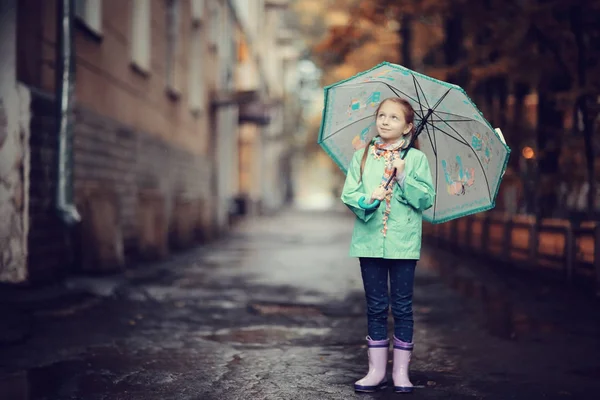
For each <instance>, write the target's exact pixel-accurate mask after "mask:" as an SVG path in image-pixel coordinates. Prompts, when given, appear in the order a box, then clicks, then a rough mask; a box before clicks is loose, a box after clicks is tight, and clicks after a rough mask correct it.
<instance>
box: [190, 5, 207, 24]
mask: <svg viewBox="0 0 600 400" xmlns="http://www.w3.org/2000/svg"><path fill="white" fill-rule="evenodd" d="M204 7H205V1H204V0H192V22H193V23H194V24H199V23H200V22H202V21H203V20H204V11H205V10H204Z"/></svg>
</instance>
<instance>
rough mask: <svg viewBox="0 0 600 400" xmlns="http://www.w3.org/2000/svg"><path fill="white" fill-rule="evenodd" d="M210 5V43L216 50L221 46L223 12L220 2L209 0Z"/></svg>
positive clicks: (218, 0)
mask: <svg viewBox="0 0 600 400" xmlns="http://www.w3.org/2000/svg"><path fill="white" fill-rule="evenodd" d="M208 5H209V7H208V12H209V15H208V43H209V45H210V47H211V48H213V49H216V48H217V47H218V45H219V34H220V33H221V19H222V14H223V10H222V6H221V2H220V0H208Z"/></svg>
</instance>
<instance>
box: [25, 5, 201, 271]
mask: <svg viewBox="0 0 600 400" xmlns="http://www.w3.org/2000/svg"><path fill="white" fill-rule="evenodd" d="M151 1H152V28H151V31H152V45H151V48H152V57H151V70H150V72H149V74H142V73H140V72H138V71H136V70H134V69H133V68H132V67H131V65H130V45H131V44H130V35H129V32H130V29H131V28H130V19H131V7H124V3H123V2H122V1H119V0H104V1H103V2H102V3H103V32H102V37H101V38H98V37H96V36H93V35H91V34H90V33H89V32H87V31H86V30H84V29H82V28H81V27H77V28H76V35H75V48H76V84H75V89H76V106H75V110H74V143H73V153H74V194H75V203H76V205H77V207H78V209H79V211H80V212H81V213H82V215H83V223H82V226H80V227H78V228H77V229H75V230H71V231H68V230H67V229H66V228H65V226H64V225H63V224H62V223H61V221H59V220H58V218H57V217H56V213H55V211H54V201H53V199H54V197H55V190H56V165H57V157H56V147H57V135H56V119H55V116H54V100H53V99H54V95H53V93H54V64H55V54H54V52H55V49H54V43H55V38H54V36H55V15H54V12H55V10H54V7H55V1H54V0H48V1H44V2H38V1H35V0H22V1H21V2H20V3H19V37H18V40H19V49H20V52H19V55H18V62H17V64H18V74H19V75H18V77H19V80H21V81H22V82H24V83H25V84H27V85H28V86H29V87H30V88H31V91H32V102H31V114H32V119H31V138H30V146H31V164H32V170H31V185H30V190H29V193H30V195H31V209H30V215H31V224H30V225H31V231H30V234H29V239H28V242H29V248H30V252H29V258H28V267H29V272H30V277H31V280H32V281H45V280H48V279H55V278H58V277H60V276H62V275H64V274H67V273H70V272H72V271H73V270H80V269H88V270H108V269H111V268H112V269H114V268H121V267H122V266H123V258H124V257H125V258H126V259H137V258H140V257H141V258H156V257H164V256H165V255H166V254H167V253H168V252H169V251H170V249H171V248H174V247H185V246H186V245H190V244H191V243H192V242H193V241H194V240H197V239H199V238H200V237H206V236H209V235H210V232H208V231H207V230H208V229H209V227H210V225H211V224H210V222H209V221H208V219H209V214H210V208H209V207H211V199H210V198H209V192H211V190H210V174H211V166H210V159H209V157H208V156H207V146H208V139H209V136H210V135H209V134H210V132H209V128H208V127H209V125H208V124H209V113H208V112H207V111H208V110H205V111H204V112H201V113H193V112H191V110H190V108H189V105H188V90H187V89H188V87H187V85H186V82H187V81H188V73H189V71H188V68H187V66H188V64H189V60H188V59H187V56H188V55H189V54H190V53H191V52H189V51H187V50H188V48H189V38H190V32H191V26H192V24H191V21H189V23H181V24H180V37H181V50H180V52H179V56H178V58H177V60H178V61H177V74H178V79H179V82H180V85H179V88H180V89H181V90H180V92H179V93H178V95H177V96H172V95H169V94H168V93H167V90H166V86H167V85H166V82H167V81H166V73H165V52H166V49H165V40H166V32H165V29H166V27H165V25H166V24H165V21H166V18H165V10H164V5H165V2H164V1H160V0H151ZM181 3H182V5H183V7H184V8H183V9H182V12H181V18H183V19H185V18H187V17H189V15H190V12H189V10H190V9H189V7H190V2H189V1H182V2H181ZM206 54H207V60H206V66H207V67H208V66H210V65H212V60H211V57H210V53H209V52H208V48H206ZM210 72H211V71H210V69H209V68H206V69H205V70H204V76H205V79H209V77H210V76H211V74H210ZM90 254H92V258H93V259H92V260H89V259H88V258H89V257H90Z"/></svg>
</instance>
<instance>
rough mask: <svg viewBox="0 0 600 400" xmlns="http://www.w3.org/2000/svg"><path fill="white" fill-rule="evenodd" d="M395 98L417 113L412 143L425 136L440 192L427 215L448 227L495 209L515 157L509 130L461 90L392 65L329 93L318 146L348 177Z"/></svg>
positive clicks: (332, 87) (329, 88)
mask: <svg viewBox="0 0 600 400" xmlns="http://www.w3.org/2000/svg"><path fill="white" fill-rule="evenodd" d="M388 97H401V98H403V99H405V100H407V101H408V102H409V103H410V104H411V105H412V107H413V109H414V110H415V121H414V122H415V127H416V128H415V135H413V142H412V143H411V146H412V145H415V143H414V141H415V140H417V139H418V148H419V149H420V150H421V151H422V152H424V153H425V154H426V155H427V159H428V161H429V166H430V168H431V171H432V175H433V182H434V185H435V188H436V193H437V194H436V200H435V204H434V205H433V207H431V208H430V209H428V210H426V211H424V213H423V218H424V219H425V220H426V221H429V222H432V223H441V222H445V221H449V220H451V219H455V218H459V217H462V216H466V215H470V214H474V213H478V212H482V211H486V210H489V209H491V208H493V207H494V205H495V199H496V196H497V194H498V190H499V188H500V182H501V179H502V175H503V174H504V171H505V170H506V165H507V163H508V157H509V154H510V149H509V147H508V146H507V145H506V143H505V141H504V138H503V137H502V135H501V133H500V132H499V131H496V130H494V129H493V128H492V126H491V125H490V123H489V122H488V121H487V120H486V119H485V118H484V117H483V115H482V113H481V112H480V111H479V110H478V108H477V106H476V105H475V104H474V103H473V101H472V100H471V99H470V98H469V96H468V95H467V94H466V92H465V91H464V89H462V88H461V87H460V86H457V85H453V84H450V83H447V82H443V81H440V80H437V79H434V78H431V77H429V76H426V75H423V74H420V73H418V72H415V71H412V70H410V69H408V68H405V67H403V66H401V65H396V64H392V63H388V62H384V63H381V64H379V65H377V66H375V67H374V68H372V69H370V70H368V71H365V72H362V73H360V74H358V75H356V76H354V77H352V78H349V79H346V80H344V81H341V82H338V83H335V84H333V85H330V86H327V87H326V88H325V106H324V108H323V118H322V121H321V130H320V132H319V140H318V142H319V144H320V145H321V146H322V147H323V149H324V150H325V151H326V152H327V154H329V155H330V156H331V158H333V160H334V161H335V162H336V164H337V165H338V166H339V167H340V169H341V170H342V171H343V172H344V173H346V172H347V170H348V166H349V164H350V161H351V160H352V155H353V154H354V152H355V151H356V150H358V149H360V148H363V147H365V146H366V145H367V144H368V143H369V142H370V141H371V140H372V138H373V137H375V136H376V135H377V128H376V126H375V115H374V113H375V110H376V109H377V106H378V105H379V103H380V102H381V101H383V100H385V99H386V98H388ZM404 155H405V154H404ZM390 181H391V179H390ZM388 184H389V181H388ZM361 206H362V207H364V208H369V207H376V206H378V203H374V204H372V205H369V204H365V203H364V202H363V203H362V204H361Z"/></svg>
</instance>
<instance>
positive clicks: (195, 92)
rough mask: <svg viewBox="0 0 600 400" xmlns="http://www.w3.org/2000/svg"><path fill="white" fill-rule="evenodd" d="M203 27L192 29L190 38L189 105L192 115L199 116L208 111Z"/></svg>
mask: <svg viewBox="0 0 600 400" xmlns="http://www.w3.org/2000/svg"><path fill="white" fill-rule="evenodd" d="M203 28H204V27H203V26H202V25H198V26H194V27H193V28H192V32H191V37H190V57H189V62H190V68H189V75H188V76H189V88H190V89H189V98H188V103H189V107H190V111H191V112H192V114H194V115H196V116H199V115H201V114H202V113H203V112H204V111H205V109H206V86H205V78H204V71H205V64H204V60H205V57H204V45H205V43H204V40H203V36H204V35H203V33H204V32H203Z"/></svg>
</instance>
